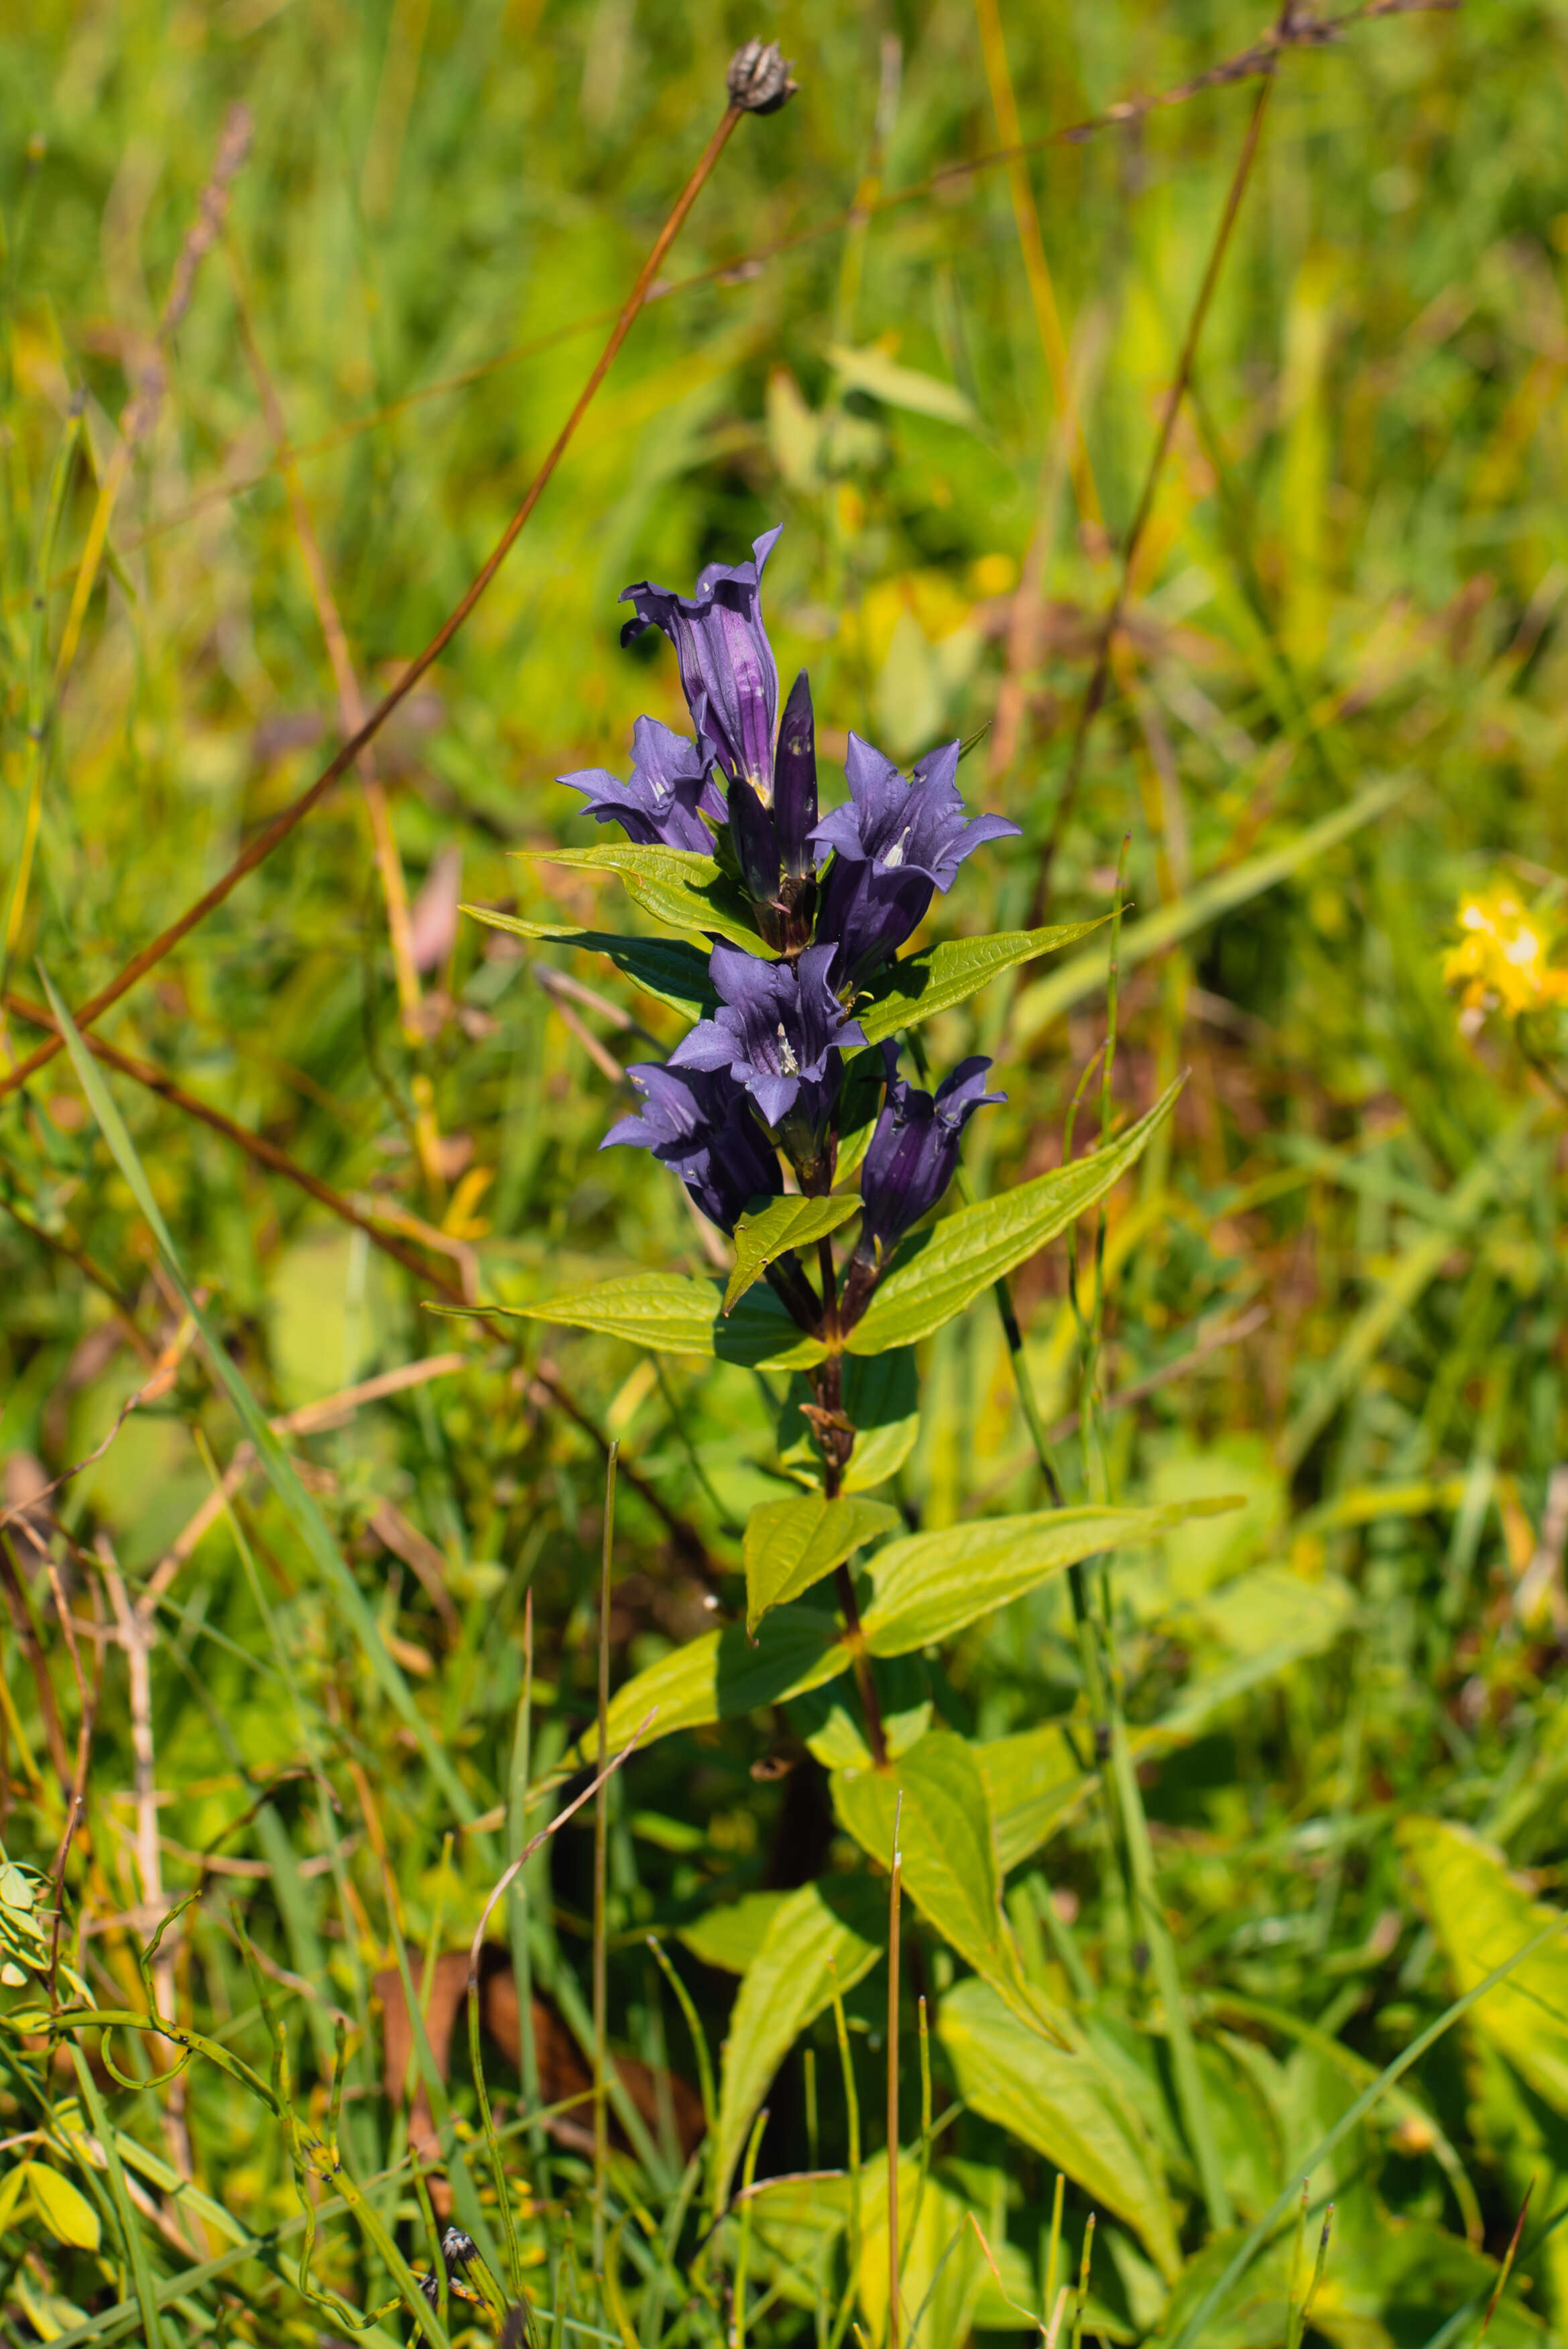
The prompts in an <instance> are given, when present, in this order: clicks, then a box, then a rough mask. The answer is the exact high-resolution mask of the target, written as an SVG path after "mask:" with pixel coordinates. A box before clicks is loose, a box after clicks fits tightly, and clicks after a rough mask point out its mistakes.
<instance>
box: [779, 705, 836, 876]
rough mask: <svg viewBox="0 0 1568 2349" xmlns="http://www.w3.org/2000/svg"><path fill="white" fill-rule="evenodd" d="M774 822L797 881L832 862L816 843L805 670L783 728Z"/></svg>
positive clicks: (813, 734)
mask: <svg viewBox="0 0 1568 2349" xmlns="http://www.w3.org/2000/svg"><path fill="white" fill-rule="evenodd" d="M773 821H774V823H775V825H776V826H777V827H778V833H779V854H780V856H781V857H782V859H783V864H784V870H785V872H786V873H788V874H789V875H790V876H791V878H792V879H794V880H797V881H803V880H804V879H805V878H806V876H807V874H810V873H814V872H815V871H816V869H817V867H818V865H819V864H824V863H825V862H826V861H827V860H826V852H825V851H824V850H822V849H820V848H818V847H815V846H814V845H813V843H812V834H813V833H814V832H815V831H816V828H817V728H816V720H815V719H814V717H813V715H812V711H811V688H810V684H809V683H808V682H807V678H806V672H805V670H804V669H802V670H801V671H800V674H799V677H798V678H796V679H795V682H794V684H793V685H792V686H791V687H790V688H789V700H788V701H787V702H786V703H785V704H784V723H783V724H782V726H780V728H779V753H778V757H777V759H776V761H775V762H774V768H773Z"/></svg>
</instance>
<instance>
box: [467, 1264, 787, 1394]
mask: <svg viewBox="0 0 1568 2349" xmlns="http://www.w3.org/2000/svg"><path fill="white" fill-rule="evenodd" d="M718 1305H719V1288H718V1283H717V1281H713V1280H692V1279H689V1278H687V1277H686V1275H685V1274H684V1273H678V1272H629V1273H624V1274H623V1275H622V1276H621V1277H620V1278H618V1279H615V1280H599V1281H595V1282H593V1285H592V1286H591V1287H589V1288H563V1289H560V1290H558V1291H557V1293H556V1294H555V1295H554V1296H553V1297H542V1298H540V1299H538V1301H537V1302H536V1303H534V1304H532V1305H486V1306H483V1307H462V1306H433V1307H432V1308H431V1310H432V1311H433V1312H447V1313H456V1314H459V1315H460V1314H462V1313H464V1312H475V1311H482V1312H484V1313H485V1314H487V1315H488V1314H492V1313H493V1314H505V1315H508V1316H510V1317H511V1319H514V1320H523V1321H549V1322H552V1324H554V1325H555V1327H557V1328H558V1329H562V1330H597V1331H598V1332H599V1334H600V1335H601V1336H602V1337H605V1338H625V1339H627V1340H629V1341H630V1342H631V1343H632V1344H633V1345H634V1346H645V1347H646V1348H647V1349H648V1351H649V1352H650V1353H652V1354H717V1356H718V1357H719V1359H720V1361H726V1362H739V1363H741V1364H743V1365H744V1366H745V1367H746V1368H747V1369H748V1370H779V1371H799V1370H806V1369H809V1368H810V1365H811V1364H812V1363H813V1362H820V1361H821V1359H822V1357H823V1354H824V1353H825V1352H826V1348H825V1347H824V1346H823V1344H822V1342H821V1340H820V1339H819V1338H809V1337H807V1336H806V1335H805V1334H804V1332H803V1331H801V1330H798V1329H797V1328H796V1326H795V1324H794V1322H793V1321H791V1320H790V1319H789V1315H788V1313H786V1311H785V1310H784V1308H783V1307H782V1306H781V1305H780V1304H779V1300H778V1299H777V1298H776V1297H775V1296H774V1294H773V1292H772V1290H771V1289H769V1288H764V1289H760V1290H758V1291H757V1292H756V1293H755V1294H754V1295H752V1296H749V1297H745V1298H743V1299H741V1301H740V1304H739V1305H738V1307H737V1309H736V1310H735V1311H734V1312H733V1313H732V1314H731V1315H730V1316H729V1318H728V1319H725V1317H724V1316H723V1315H722V1314H721V1313H720V1311H719V1309H718Z"/></svg>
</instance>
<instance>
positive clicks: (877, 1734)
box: [833, 1564, 887, 1770]
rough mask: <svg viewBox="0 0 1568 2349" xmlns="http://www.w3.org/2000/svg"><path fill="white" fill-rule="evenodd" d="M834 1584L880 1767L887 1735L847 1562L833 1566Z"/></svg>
mask: <svg viewBox="0 0 1568 2349" xmlns="http://www.w3.org/2000/svg"><path fill="white" fill-rule="evenodd" d="M833 1587H834V1588H835V1589H836V1590H837V1592H838V1594H839V1605H840V1608H841V1610H842V1612H843V1618H844V1629H845V1630H846V1631H847V1632H848V1633H849V1639H850V1652H851V1655H852V1657H853V1658H854V1674H855V1686H856V1688H857V1689H858V1690H859V1691H860V1698H861V1704H862V1705H863V1706H864V1708H865V1715H866V1728H867V1730H868V1732H869V1733H870V1736H871V1742H872V1760H873V1761H874V1762H875V1764H876V1765H877V1767H878V1769H879V1770H882V1769H885V1768H886V1767H887V1737H886V1734H885V1733H884V1731H883V1729H882V1703H881V1701H880V1699H879V1698H878V1696H877V1692H876V1683H875V1682H874V1681H873V1680H872V1666H871V1658H870V1657H869V1656H868V1655H867V1653H866V1647H865V1640H864V1637H863V1635H862V1633H861V1610H860V1606H859V1603H858V1601H857V1600H856V1598H855V1578H854V1576H853V1575H852V1574H851V1571H850V1568H849V1567H848V1565H847V1564H846V1565H843V1566H841V1567H839V1568H836V1569H835V1572H834V1576H833Z"/></svg>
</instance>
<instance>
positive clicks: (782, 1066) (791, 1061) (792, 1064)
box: [779, 1019, 800, 1077]
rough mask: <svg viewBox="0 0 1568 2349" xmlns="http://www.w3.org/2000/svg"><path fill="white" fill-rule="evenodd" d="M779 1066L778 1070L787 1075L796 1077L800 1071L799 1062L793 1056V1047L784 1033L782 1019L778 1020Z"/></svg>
mask: <svg viewBox="0 0 1568 2349" xmlns="http://www.w3.org/2000/svg"><path fill="white" fill-rule="evenodd" d="M779 1071H780V1072H781V1073H782V1074H783V1075H784V1076H787V1077H798V1076H799V1073H800V1063H799V1061H798V1060H797V1059H796V1058H795V1052H794V1048H793V1046H792V1045H791V1044H790V1041H789V1037H788V1036H786V1034H785V1033H784V1022H783V1021H782V1019H780V1021H779Z"/></svg>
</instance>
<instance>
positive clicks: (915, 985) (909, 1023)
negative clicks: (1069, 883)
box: [855, 914, 1110, 1044]
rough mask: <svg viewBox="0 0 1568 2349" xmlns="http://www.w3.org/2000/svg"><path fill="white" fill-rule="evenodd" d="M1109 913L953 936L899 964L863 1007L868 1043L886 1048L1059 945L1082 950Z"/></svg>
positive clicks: (860, 1013)
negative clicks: (903, 1032)
mask: <svg viewBox="0 0 1568 2349" xmlns="http://www.w3.org/2000/svg"><path fill="white" fill-rule="evenodd" d="M1109 919H1110V916H1109V914H1100V915H1099V916H1097V917H1096V918H1095V920H1093V921H1092V922H1058V923H1056V924H1054V925H1052V926H1049V927H1047V928H1046V929H1043V930H996V931H994V932H993V933H992V935H991V936H989V937H984V938H949V939H947V940H946V941H945V942H944V944H943V945H941V946H936V947H923V948H922V950H921V952H920V953H919V954H912V955H906V956H905V957H904V959H903V962H895V963H894V964H893V966H892V969H891V971H889V972H887V973H886V974H885V975H884V978H883V980H882V983H881V984H880V985H879V986H878V988H877V989H876V999H875V1000H874V1002H872V1003H869V1004H864V1005H861V1006H860V1007H858V1008H857V1009H856V1013H855V1017H856V1019H858V1020H859V1021H860V1023H861V1028H862V1029H863V1030H865V1038H866V1041H867V1043H868V1044H880V1043H881V1042H882V1038H883V1037H884V1036H891V1035H892V1034H893V1033H894V1032H895V1031H896V1030H898V1029H900V1028H913V1027H914V1026H915V1025H916V1024H917V1023H918V1022H919V1021H920V1020H922V1019H934V1017H935V1015H936V1013H937V1012H939V1011H946V1010H948V1009H950V1008H951V1007H952V1005H954V1003H962V1002H963V1001H964V1000H965V997H967V996H971V995H974V994H975V993H977V992H978V990H979V989H980V988H983V987H985V986H986V985H988V984H989V982H990V981H991V980H992V979H994V978H996V977H998V975H999V974H1000V973H1001V972H1002V971H1005V970H1013V969H1015V968H1016V967H1017V965H1018V964H1019V963H1021V962H1033V961H1034V960H1035V959H1036V958H1037V956H1040V955H1047V954H1054V953H1056V952H1057V949H1058V948H1059V947H1073V946H1077V944H1078V940H1079V939H1080V938H1087V937H1088V935H1089V933H1090V932H1091V931H1092V930H1098V929H1099V926H1100V924H1101V923H1102V922H1109Z"/></svg>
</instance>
